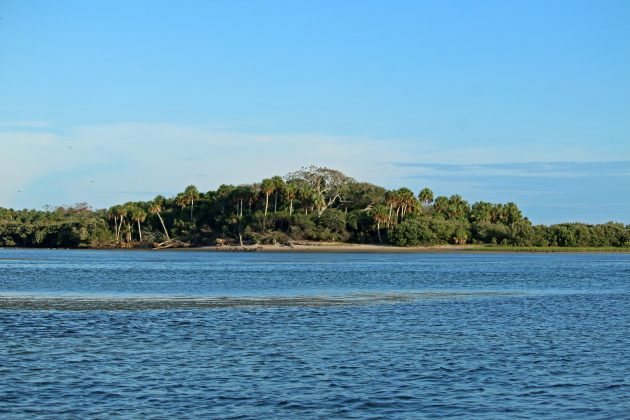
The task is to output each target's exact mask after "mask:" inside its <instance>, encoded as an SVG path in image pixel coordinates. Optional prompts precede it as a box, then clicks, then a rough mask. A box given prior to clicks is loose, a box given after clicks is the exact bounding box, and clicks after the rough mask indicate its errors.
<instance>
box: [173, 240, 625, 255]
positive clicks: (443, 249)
mask: <svg viewBox="0 0 630 420" xmlns="http://www.w3.org/2000/svg"><path fill="white" fill-rule="evenodd" d="M164 251H187V252H264V253H365V254H369V253H378V254H413V253H565V254H570V253H630V248H613V247H602V248H593V247H590V248H578V247H511V246H494V247H493V246H483V245H435V246H413V247H397V246H391V245H375V244H351V243H330V242H320V243H317V242H313V243H309V244H300V245H293V246H287V245H250V246H245V247H240V246H233V245H232V246H230V245H224V246H205V247H191V248H167V249H164Z"/></svg>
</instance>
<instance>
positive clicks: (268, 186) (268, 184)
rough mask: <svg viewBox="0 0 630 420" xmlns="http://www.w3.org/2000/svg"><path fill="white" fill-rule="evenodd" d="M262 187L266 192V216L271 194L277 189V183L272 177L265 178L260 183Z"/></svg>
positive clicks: (264, 192)
mask: <svg viewBox="0 0 630 420" xmlns="http://www.w3.org/2000/svg"><path fill="white" fill-rule="evenodd" d="M260 189H261V190H262V192H263V194H265V216H267V209H268V208H269V196H270V195H271V193H272V192H273V191H274V190H275V189H276V184H275V182H274V181H273V180H272V179H269V178H267V179H263V181H262V183H261V184H260Z"/></svg>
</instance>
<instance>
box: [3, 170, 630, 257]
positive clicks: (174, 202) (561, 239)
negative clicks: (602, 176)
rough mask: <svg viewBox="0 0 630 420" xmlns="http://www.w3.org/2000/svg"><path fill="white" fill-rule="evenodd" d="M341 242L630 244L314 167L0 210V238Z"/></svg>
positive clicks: (604, 229)
mask: <svg viewBox="0 0 630 420" xmlns="http://www.w3.org/2000/svg"><path fill="white" fill-rule="evenodd" d="M173 240H177V241H181V242H184V243H187V244H190V245H193V246H200V245H215V244H217V243H243V244H256V243H280V244H290V243H293V242H299V241H304V240H306V241H338V242H354V243H377V244H378V243H382V244H390V245H397V246H416V245H437V244H470V243H473V244H475V243H477V244H497V245H508V246H509V245H513V246H539V247H547V246H561V247H630V225H625V226H624V225H623V224H621V223H613V222H610V223H606V224H599V225H589V224H584V223H564V224H558V225H552V226H544V225H532V223H531V222H530V221H529V220H528V219H527V218H526V217H524V216H523V215H522V214H521V211H520V210H519V208H518V207H517V205H516V204H514V203H506V204H495V203H487V202H483V201H479V202H476V203H474V204H472V205H471V204H470V203H468V202H467V201H466V200H464V199H463V198H462V197H461V196H460V195H457V194H455V195H452V196H450V197H445V196H437V197H434V194H433V192H432V191H431V190H430V189H428V188H424V189H422V190H420V191H417V192H415V191H412V190H410V189H408V188H400V189H397V190H386V189H385V188H382V187H379V186H377V185H373V184H370V183H367V182H359V181H356V180H354V179H352V178H350V177H348V176H346V175H344V174H343V173H342V172H340V171H337V170H334V169H329V168H320V167H315V166H311V167H308V168H302V169H301V170H299V171H296V172H292V173H289V174H287V175H286V176H284V177H280V176H274V177H272V178H268V179H263V180H262V181H261V182H259V183H254V184H245V185H221V186H220V187H219V188H218V189H217V190H216V191H208V192H205V193H203V192H200V191H199V190H198V189H197V188H196V187H195V186H192V185H191V186H189V187H187V188H186V189H185V190H184V191H183V192H181V193H179V194H177V196H175V197H170V198H166V197H163V196H158V197H155V199H153V200H152V201H148V202H146V201H138V202H128V203H125V204H120V205H115V206H113V207H111V208H110V209H101V210H92V209H91V208H90V206H89V205H87V204H86V203H79V204H76V205H74V206H62V207H56V208H46V209H44V210H43V211H35V210H12V209H5V208H0V246H24V247H142V246H146V247H149V246H153V245H155V244H156V243H164V242H168V241H173Z"/></svg>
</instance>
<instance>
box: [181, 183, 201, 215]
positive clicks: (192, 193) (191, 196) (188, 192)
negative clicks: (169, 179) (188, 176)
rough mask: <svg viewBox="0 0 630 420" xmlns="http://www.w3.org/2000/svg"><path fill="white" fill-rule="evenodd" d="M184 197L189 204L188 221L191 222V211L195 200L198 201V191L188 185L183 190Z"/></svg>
mask: <svg viewBox="0 0 630 420" xmlns="http://www.w3.org/2000/svg"><path fill="white" fill-rule="evenodd" d="M184 195H185V196H186V197H187V198H188V201H189V202H190V220H191V221H192V220H193V210H194V209H195V200H199V190H198V189H197V187H195V186H194V185H189V186H187V187H186V189H185V190H184Z"/></svg>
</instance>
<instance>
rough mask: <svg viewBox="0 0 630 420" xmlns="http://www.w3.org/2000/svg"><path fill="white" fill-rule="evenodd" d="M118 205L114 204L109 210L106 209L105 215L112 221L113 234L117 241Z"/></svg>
mask: <svg viewBox="0 0 630 420" xmlns="http://www.w3.org/2000/svg"><path fill="white" fill-rule="evenodd" d="M119 208H120V206H119V205H115V206H112V207H110V208H109V210H108V211H107V216H108V217H109V219H110V220H113V221H114V235H115V236H116V242H118V241H119V240H120V239H119V236H120V234H119V232H118V211H119Z"/></svg>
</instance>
